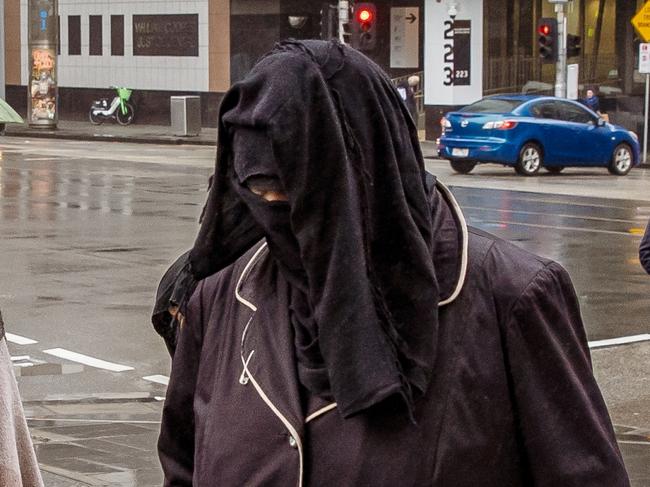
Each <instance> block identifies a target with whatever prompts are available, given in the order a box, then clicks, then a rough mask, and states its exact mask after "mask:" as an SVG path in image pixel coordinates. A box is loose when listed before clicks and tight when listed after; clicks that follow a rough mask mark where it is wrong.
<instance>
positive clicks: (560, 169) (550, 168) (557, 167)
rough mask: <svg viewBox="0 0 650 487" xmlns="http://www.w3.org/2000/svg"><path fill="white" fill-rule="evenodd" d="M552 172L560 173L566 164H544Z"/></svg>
mask: <svg viewBox="0 0 650 487" xmlns="http://www.w3.org/2000/svg"><path fill="white" fill-rule="evenodd" d="M544 169H546V170H547V171H548V172H550V173H551V174H560V173H561V172H562V171H563V170H564V166H544Z"/></svg>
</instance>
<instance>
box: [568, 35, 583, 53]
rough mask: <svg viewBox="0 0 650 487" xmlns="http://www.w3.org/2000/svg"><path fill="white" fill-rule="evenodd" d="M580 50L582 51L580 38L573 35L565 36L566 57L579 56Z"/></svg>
mask: <svg viewBox="0 0 650 487" xmlns="http://www.w3.org/2000/svg"><path fill="white" fill-rule="evenodd" d="M581 49H582V37H580V36H577V35H574V34H567V37H566V55H567V57H574V56H579V55H580V50H581Z"/></svg>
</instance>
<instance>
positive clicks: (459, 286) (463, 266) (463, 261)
mask: <svg viewBox="0 0 650 487" xmlns="http://www.w3.org/2000/svg"><path fill="white" fill-rule="evenodd" d="M436 188H438V189H440V190H441V191H442V193H443V194H444V196H445V197H446V198H447V200H448V201H449V203H450V204H451V208H452V210H453V212H454V213H455V214H456V218H458V222H459V223H460V231H461V234H462V240H463V241H462V252H461V257H460V273H459V275H458V282H457V283H456V288H455V289H454V292H453V293H451V296H449V297H448V298H447V299H445V300H443V301H440V302H439V303H438V306H445V305H447V304H450V303H452V302H453V301H454V300H455V299H456V298H457V297H458V295H459V294H460V292H461V291H462V290H463V286H464V285H465V277H466V276H467V261H468V252H469V232H468V230H467V221H465V215H463V211H462V210H461V209H460V205H459V204H458V201H456V198H454V195H453V194H451V191H449V188H447V186H445V185H444V184H442V183H441V182H440V181H438V182H436Z"/></svg>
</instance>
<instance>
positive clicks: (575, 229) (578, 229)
mask: <svg viewBox="0 0 650 487" xmlns="http://www.w3.org/2000/svg"><path fill="white" fill-rule="evenodd" d="M482 223H494V224H498V225H511V226H520V227H532V228H548V229H551V230H566V231H573V232H587V233H605V234H607V235H627V236H628V237H637V238H638V237H639V236H638V235H637V234H634V233H630V232H620V231H615V230H598V229H597V228H581V227H569V226H557V225H541V224H537V223H523V222H503V221H494V220H480V221H477V222H476V224H475V226H480V225H481V224H482Z"/></svg>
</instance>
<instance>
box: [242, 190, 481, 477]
mask: <svg viewBox="0 0 650 487" xmlns="http://www.w3.org/2000/svg"><path fill="white" fill-rule="evenodd" d="M436 187H437V189H438V191H434V192H432V193H434V197H435V198H438V201H437V204H435V205H433V206H434V208H435V211H434V215H433V222H434V235H436V241H435V244H434V246H433V256H432V257H433V259H434V265H435V269H436V274H437V275H438V276H440V279H441V283H442V285H441V293H440V302H439V306H445V305H448V304H450V303H451V302H453V301H454V300H455V299H456V298H457V297H458V295H459V294H460V292H461V290H462V287H463V284H464V282H465V275H466V272H467V249H468V231H467V224H466V222H465V218H464V216H463V214H462V211H461V210H460V207H459V206H458V203H457V202H456V200H455V198H454V197H453V195H452V194H451V192H450V191H449V190H448V189H447V188H446V187H445V186H444V185H442V184H441V183H436ZM242 262H246V264H245V265H244V267H243V269H242V270H241V271H240V272H239V279H238V281H237V285H236V287H235V298H236V300H237V301H238V302H239V304H240V305H241V306H243V307H244V313H243V319H244V320H245V321H246V323H245V325H244V327H243V331H242V337H241V362H242V375H241V378H240V383H241V384H242V385H243V386H247V385H249V384H251V385H252V386H253V387H254V388H255V390H256V392H257V394H258V395H259V396H260V398H261V399H262V400H263V401H264V402H265V403H266V405H267V406H268V407H269V408H270V409H271V410H272V411H273V413H274V414H275V415H276V417H277V418H278V419H279V420H280V421H281V422H282V423H283V424H284V426H285V427H286V429H287V431H288V434H289V435H290V436H291V437H292V438H293V441H294V443H295V445H296V447H297V448H298V450H299V453H300V479H301V482H302V475H303V472H302V470H303V447H302V438H303V436H304V430H305V424H306V423H308V422H309V421H312V420H316V419H317V418H318V417H319V416H320V415H322V414H325V413H328V412H330V411H332V410H334V409H335V408H336V404H335V403H334V404H326V403H322V404H321V403H320V402H310V406H311V407H312V408H313V410H310V411H308V412H307V413H305V412H304V411H303V405H302V401H301V397H300V385H299V382H298V374H297V371H296V369H295V355H294V353H295V352H294V343H293V332H292V327H291V326H282V325H283V323H281V322H282V321H286V323H287V324H288V323H289V317H288V313H287V311H286V308H288V306H285V307H284V309H279V308H278V306H280V307H282V305H283V303H288V302H289V301H288V285H287V284H286V282H285V281H284V279H281V278H280V276H279V274H278V272H279V271H278V268H277V266H276V265H275V264H274V262H273V260H272V259H270V258H269V251H268V248H267V245H266V242H260V243H259V244H257V245H256V246H255V247H254V248H253V249H251V250H250V251H249V252H248V253H247V254H246V255H245V256H244V257H243V258H242ZM301 482H300V483H301Z"/></svg>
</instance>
